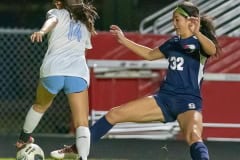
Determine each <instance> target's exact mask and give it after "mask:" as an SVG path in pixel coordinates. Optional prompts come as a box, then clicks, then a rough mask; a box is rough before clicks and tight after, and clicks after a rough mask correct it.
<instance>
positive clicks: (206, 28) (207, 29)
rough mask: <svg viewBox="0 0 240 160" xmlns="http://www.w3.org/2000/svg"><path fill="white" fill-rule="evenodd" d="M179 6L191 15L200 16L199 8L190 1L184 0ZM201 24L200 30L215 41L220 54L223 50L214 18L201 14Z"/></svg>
mask: <svg viewBox="0 0 240 160" xmlns="http://www.w3.org/2000/svg"><path fill="white" fill-rule="evenodd" d="M178 7H180V8H181V9H183V10H184V11H185V12H186V13H187V14H188V15H189V16H192V17H199V16H200V13H199V9H198V8H197V7H196V6H195V5H193V4H192V3H191V2H189V1H184V2H183V3H181V4H179V5H178ZM200 25H201V26H200V32H201V33H202V34H204V35H205V36H206V37H208V38H209V39H210V40H212V41H213V43H214V44H215V45H216V48H217V54H219V53H220V52H221V48H220V46H219V43H218V41H217V37H216V34H215V27H214V25H213V20H212V18H211V17H209V16H207V15H202V16H200Z"/></svg>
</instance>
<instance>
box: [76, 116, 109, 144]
mask: <svg viewBox="0 0 240 160" xmlns="http://www.w3.org/2000/svg"><path fill="white" fill-rule="evenodd" d="M112 127H113V125H112V124H110V123H109V122H108V121H107V119H106V118H105V116H103V117H102V118H100V119H99V120H98V121H97V122H96V123H94V125H93V126H91V127H90V134H91V144H94V143H96V142H98V141H99V140H100V139H101V137H102V136H104V135H105V134H106V133H107V132H108V131H109V130H110V129H111V128H112ZM73 147H76V144H74V145H73Z"/></svg>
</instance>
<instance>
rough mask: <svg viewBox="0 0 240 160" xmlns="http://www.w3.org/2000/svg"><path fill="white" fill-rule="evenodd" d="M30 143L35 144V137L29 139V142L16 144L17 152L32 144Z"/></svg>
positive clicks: (20, 141) (19, 141)
mask: <svg viewBox="0 0 240 160" xmlns="http://www.w3.org/2000/svg"><path fill="white" fill-rule="evenodd" d="M30 143H34V138H33V137H31V136H30V137H29V139H28V141H27V142H24V141H22V140H18V141H17V142H16V144H15V146H16V148H17V150H20V149H22V148H24V147H25V146H26V145H27V144H30Z"/></svg>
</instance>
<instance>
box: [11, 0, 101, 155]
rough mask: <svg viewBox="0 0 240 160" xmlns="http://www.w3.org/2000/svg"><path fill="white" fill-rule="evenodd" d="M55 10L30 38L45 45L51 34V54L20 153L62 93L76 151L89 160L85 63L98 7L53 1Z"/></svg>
mask: <svg viewBox="0 0 240 160" xmlns="http://www.w3.org/2000/svg"><path fill="white" fill-rule="evenodd" d="M54 4H55V6H56V9H51V10H50V11H48V12H47V19H46V21H45V23H44V25H43V26H42V28H41V29H40V30H39V31H37V32H34V33H33V34H32V35H31V41H32V42H42V38H43V36H44V35H45V34H47V33H48V50H47V52H46V54H45V57H44V60H43V63H42V66H41V68H40V80H39V85H38V88H37V93H36V100H35V103H34V104H33V105H32V107H31V108H30V110H29V111H28V113H27V115H26V119H25V123H24V126H23V130H22V131H21V134H20V136H19V139H18V141H17V143H16V147H17V149H18V150H19V149H21V148H23V147H24V146H25V145H26V144H27V143H31V142H33V138H32V137H31V133H32V132H33V130H34V129H35V128H36V127H37V125H38V123H39V121H40V119H41V118H42V116H43V114H44V113H45V111H46V110H47V109H48V108H49V107H50V105H51V104H52V101H53V99H54V97H55V96H56V95H57V94H58V93H59V91H61V90H63V91H64V92H65V94H66V95H67V98H68V101H69V105H70V109H71V111H72V116H73V123H74V127H75V128H76V144H77V150H78V152H79V154H80V156H81V158H82V159H83V160H87V157H88V154H89V150H90V132H89V128H88V113H89V103H88V87H89V70H88V66H87V63H86V59H85V51H86V49H91V48H92V45H91V40H90V38H91V35H92V34H95V28H94V21H95V19H96V18H97V16H98V14H97V12H96V10H95V7H93V6H92V4H90V3H87V4H86V3H84V2H82V0H54Z"/></svg>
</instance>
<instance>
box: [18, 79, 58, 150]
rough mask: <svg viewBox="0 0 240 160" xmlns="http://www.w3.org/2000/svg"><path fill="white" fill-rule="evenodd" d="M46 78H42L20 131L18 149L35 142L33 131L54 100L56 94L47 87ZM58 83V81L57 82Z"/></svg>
mask: <svg viewBox="0 0 240 160" xmlns="http://www.w3.org/2000/svg"><path fill="white" fill-rule="evenodd" d="M43 81H44V79H41V80H40V82H39V84H38V87H37V93H36V101H35V103H34V104H33V105H32V107H31V108H30V109H29V111H28V113H27V115H26V117H25V122H24V125H23V129H22V131H21V133H20V136H19V139H18V141H17V143H16V147H17V148H18V149H20V148H22V147H23V146H24V145H25V144H26V143H31V142H33V138H32V137H31V133H32V132H33V130H34V129H35V128H36V126H37V125H38V123H39V121H40V120H41V118H42V116H43V114H44V112H45V111H46V110H47V109H48V108H49V106H50V105H51V103H52V100H53V98H54V96H55V94H52V93H50V92H49V91H48V89H46V88H45V87H44V86H43V84H44V82H43ZM55 83H56V82H55Z"/></svg>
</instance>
